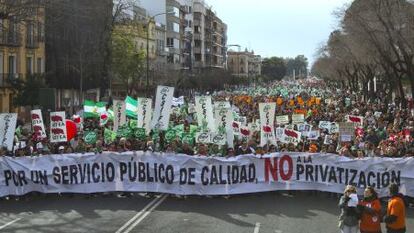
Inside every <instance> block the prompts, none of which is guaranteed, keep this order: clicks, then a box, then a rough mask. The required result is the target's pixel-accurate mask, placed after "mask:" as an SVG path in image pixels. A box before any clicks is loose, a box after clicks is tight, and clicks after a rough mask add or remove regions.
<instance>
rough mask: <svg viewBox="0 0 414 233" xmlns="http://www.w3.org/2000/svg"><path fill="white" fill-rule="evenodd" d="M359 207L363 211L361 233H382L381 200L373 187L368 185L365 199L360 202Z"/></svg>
mask: <svg viewBox="0 0 414 233" xmlns="http://www.w3.org/2000/svg"><path fill="white" fill-rule="evenodd" d="M358 209H359V211H360V212H361V221H360V224H359V228H360V231H361V233H381V218H382V216H381V210H382V207H381V202H380V200H379V199H378V194H377V192H376V191H375V189H374V188H373V187H367V188H366V189H365V191H364V199H363V200H362V201H360V202H359V204H358Z"/></svg>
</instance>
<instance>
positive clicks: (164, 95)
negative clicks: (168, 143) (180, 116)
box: [151, 86, 174, 130]
mask: <svg viewBox="0 0 414 233" xmlns="http://www.w3.org/2000/svg"><path fill="white" fill-rule="evenodd" d="M173 94H174V87H167V86H158V87H157V95H156V98H155V108H154V114H153V116H152V121H151V128H152V129H158V130H167V129H168V124H169V122H170V114H171V103H172V98H173Z"/></svg>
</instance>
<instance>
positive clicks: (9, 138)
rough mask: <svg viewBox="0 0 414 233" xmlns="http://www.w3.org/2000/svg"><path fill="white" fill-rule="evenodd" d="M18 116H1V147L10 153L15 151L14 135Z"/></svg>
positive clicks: (6, 114) (14, 114)
mask: <svg viewBox="0 0 414 233" xmlns="http://www.w3.org/2000/svg"><path fill="white" fill-rule="evenodd" d="M16 123H17V114H16V113H1V114H0V143H1V144H0V146H1V147H6V148H7V150H8V151H11V150H13V141H14V133H15V131H16Z"/></svg>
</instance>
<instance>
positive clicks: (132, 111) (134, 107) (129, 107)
mask: <svg viewBox="0 0 414 233" xmlns="http://www.w3.org/2000/svg"><path fill="white" fill-rule="evenodd" d="M125 105H126V107H125V109H126V115H127V116H128V117H131V118H134V119H137V112H138V101H137V100H135V99H134V98H132V97H129V96H127V97H126V99H125Z"/></svg>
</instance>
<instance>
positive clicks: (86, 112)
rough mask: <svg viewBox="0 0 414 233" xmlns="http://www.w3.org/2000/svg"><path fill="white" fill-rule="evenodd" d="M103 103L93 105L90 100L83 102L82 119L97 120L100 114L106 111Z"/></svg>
mask: <svg viewBox="0 0 414 233" xmlns="http://www.w3.org/2000/svg"><path fill="white" fill-rule="evenodd" d="M105 105H106V103H105V102H98V103H95V102H94V101H91V100H85V102H84V104H83V117H84V118H99V116H100V113H102V112H105V111H106V107H105Z"/></svg>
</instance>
